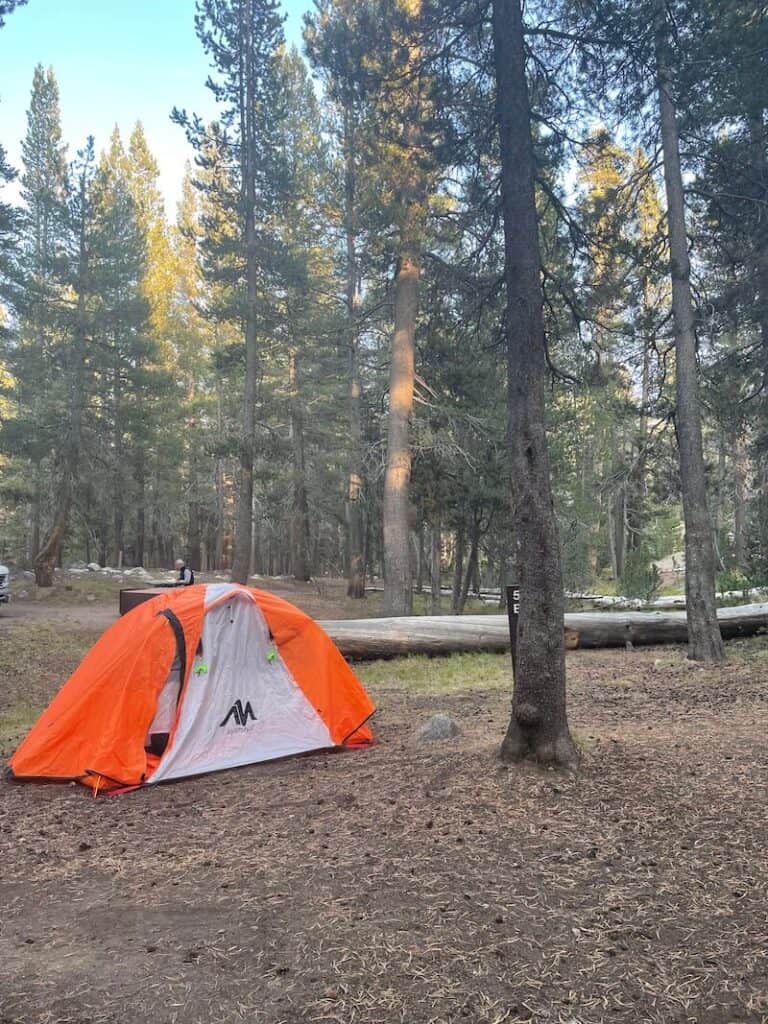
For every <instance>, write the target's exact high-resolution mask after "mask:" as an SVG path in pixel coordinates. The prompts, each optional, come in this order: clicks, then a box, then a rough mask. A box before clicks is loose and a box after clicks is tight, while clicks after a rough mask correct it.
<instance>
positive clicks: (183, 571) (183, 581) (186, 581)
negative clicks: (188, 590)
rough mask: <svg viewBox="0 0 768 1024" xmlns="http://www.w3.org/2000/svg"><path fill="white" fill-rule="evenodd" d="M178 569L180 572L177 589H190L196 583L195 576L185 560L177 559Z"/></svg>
mask: <svg viewBox="0 0 768 1024" xmlns="http://www.w3.org/2000/svg"><path fill="white" fill-rule="evenodd" d="M176 568H177V569H178V570H179V578H178V581H177V583H176V586H177V587H189V586H191V585H192V584H193V583H194V582H195V574H194V573H193V572H192V570H191V569H190V568H188V566H187V563H186V562H185V561H184V559H183V558H177V559H176Z"/></svg>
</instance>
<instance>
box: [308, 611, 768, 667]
mask: <svg viewBox="0 0 768 1024" xmlns="http://www.w3.org/2000/svg"><path fill="white" fill-rule="evenodd" d="M717 617H718V621H719V623H720V630H721V632H722V634H723V639H725V640H731V639H733V638H735V637H745V636H754V635H755V634H756V633H761V632H768V604H751V605H742V606H740V607H736V608H720V609H718V613H717ZM320 625H321V626H322V627H323V629H324V630H325V631H326V632H327V633H328V635H329V636H330V637H331V639H332V640H333V641H334V643H335V644H336V645H337V647H338V648H339V649H340V650H341V652H342V654H344V655H345V657H347V658H350V659H351V660H353V661H366V660H371V659H374V658H392V657H396V656H398V655H405V654H430V655H435V654H453V653H458V652H461V651H507V650H509V624H508V620H507V617H506V615H413V616H408V617H404V618H391V619H346V620H343V621H342V620H337V619H334V620H326V621H324V622H320ZM565 631H566V647H568V648H570V649H575V648H577V647H581V648H595V647H627V646H630V645H631V646H633V647H641V646H646V645H653V644H684V643H686V642H687V640H688V627H687V625H686V620H685V613H684V612H574V613H572V614H568V615H566V616H565Z"/></svg>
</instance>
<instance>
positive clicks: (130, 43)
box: [0, 0, 312, 218]
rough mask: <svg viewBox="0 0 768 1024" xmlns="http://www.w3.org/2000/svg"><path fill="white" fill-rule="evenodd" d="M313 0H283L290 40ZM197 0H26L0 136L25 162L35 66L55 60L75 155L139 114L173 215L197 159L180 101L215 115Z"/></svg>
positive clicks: (12, 22) (15, 32) (9, 49)
mask: <svg viewBox="0 0 768 1024" xmlns="http://www.w3.org/2000/svg"><path fill="white" fill-rule="evenodd" d="M311 6H312V5H311V0H283V9H284V11H285V13H286V14H287V21H286V24H285V33H286V38H287V40H288V42H289V44H290V43H294V44H296V45H300V43H301V18H302V14H303V12H304V11H305V10H307V9H309V8H310V7H311ZM194 13H195V0H28V4H27V6H26V7H21V8H17V9H16V11H15V12H14V13H13V14H11V15H10V16H9V17H8V18H7V20H6V23H5V27H4V28H2V29H0V143H1V144H2V145H3V146H5V148H6V151H7V154H8V158H9V161H10V163H11V164H12V165H13V166H15V167H16V168H18V167H19V163H20V156H21V140H22V138H23V137H24V133H25V131H26V111H27V107H28V106H29V92H30V88H31V85H32V74H33V72H34V69H35V65H36V64H38V63H41V64H43V65H44V66H45V67H48V66H49V65H50V66H52V67H53V69H54V71H55V73H56V78H57V80H58V83H59V91H60V103H61V120H62V131H63V135H64V139H65V141H66V142H67V143H68V144H69V151H68V153H69V156H70V157H74V155H75V152H76V151H77V150H78V149H79V148H81V147H82V145H83V143H84V142H85V140H86V138H87V137H88V135H93V137H94V139H95V141H96V149H97V151H99V150H100V149H102V148H103V147H105V146H106V144H107V141H108V139H109V136H110V134H111V133H112V129H113V128H114V126H115V125H116V124H117V125H118V127H119V128H120V131H121V133H122V135H123V137H124V138H126V139H127V137H128V136H129V135H130V132H131V129H132V128H133V125H134V124H135V122H136V121H137V120H138V121H141V122H142V123H143V125H144V130H145V132H146V135H147V139H148V142H149V146H150V149H151V150H152V153H153V154H154V157H155V159H156V160H157V162H158V165H159V167H160V188H161V190H162V192H163V195H164V196H165V200H166V208H167V213H168V215H169V217H171V218H172V217H173V216H175V212H176V203H177V201H178V199H179V196H180V192H181V179H182V176H183V173H184V165H185V162H186V161H187V160H191V159H192V155H193V154H192V150H191V149H190V147H189V146H188V144H187V142H186V139H185V138H184V133H183V131H182V130H181V128H179V127H178V126H177V125H174V124H172V123H171V121H170V119H169V114H170V111H171V109H172V108H173V107H174V106H177V107H182V108H184V107H186V109H187V110H189V111H190V112H192V111H194V112H196V113H199V114H201V115H202V116H203V117H206V116H207V117H210V116H211V115H212V113H213V110H214V107H213V102H212V97H211V95H210V93H209V92H208V90H207V89H206V88H205V79H206V77H207V75H208V65H207V58H206V56H205V54H204V53H203V50H202V47H201V45H200V43H199V41H198V39H197V37H196V36H195V29H194Z"/></svg>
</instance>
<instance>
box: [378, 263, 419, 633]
mask: <svg viewBox="0 0 768 1024" xmlns="http://www.w3.org/2000/svg"><path fill="white" fill-rule="evenodd" d="M418 289H419V258H418V253H417V250H416V247H415V246H414V245H412V244H407V245H405V246H404V247H403V250H402V251H401V253H400V259H399V262H398V267H397V274H396V277H395V331H394V337H393V339H392V363H391V369H390V376H389V426H388V431H387V467H386V473H385V476H384V614H385V615H410V614H411V612H412V610H413V580H412V574H411V549H410V544H411V540H410V525H409V515H408V513H409V505H410V481H411V436H410V434H411V415H412V412H413V389H414V374H415V348H414V344H415V336H416V313H417V309H418Z"/></svg>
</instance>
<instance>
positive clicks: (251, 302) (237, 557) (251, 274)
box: [232, 4, 258, 583]
mask: <svg viewBox="0 0 768 1024" xmlns="http://www.w3.org/2000/svg"><path fill="white" fill-rule="evenodd" d="M248 6H249V5H248V4H244V5H241V8H240V16H241V32H242V42H241V45H242V47H243V51H242V52H243V64H244V67H243V74H242V78H241V89H240V141H241V149H242V154H243V155H242V160H241V175H242V183H241V189H242V197H243V202H244V206H245V225H244V233H243V240H244V243H245V265H246V269H245V276H246V304H245V387H244V390H243V431H242V437H241V438H240V481H239V484H240V486H239V489H238V494H237V513H236V526H235V552H234V557H233V559H232V579H233V581H234V582H235V583H247V582H248V577H249V575H250V573H251V528H252V522H253V460H254V435H255V432H256V384H257V375H258V350H257V344H256V327H257V320H256V318H257V313H258V253H257V245H256V221H255V217H256V134H255V126H254V117H255V111H254V94H255V89H254V75H255V74H256V69H255V68H254V66H253V64H254V48H253V40H252V38H251V33H252V21H251V18H250V17H249V16H248V15H249V11H248Z"/></svg>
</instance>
